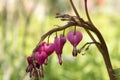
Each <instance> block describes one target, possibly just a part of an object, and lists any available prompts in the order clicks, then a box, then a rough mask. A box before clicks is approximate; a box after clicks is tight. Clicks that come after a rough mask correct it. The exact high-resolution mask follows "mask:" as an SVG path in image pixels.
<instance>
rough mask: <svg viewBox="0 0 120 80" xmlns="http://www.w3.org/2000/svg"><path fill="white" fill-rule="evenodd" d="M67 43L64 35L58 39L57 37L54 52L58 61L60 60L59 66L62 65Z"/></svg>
mask: <svg viewBox="0 0 120 80" xmlns="http://www.w3.org/2000/svg"><path fill="white" fill-rule="evenodd" d="M65 43H66V37H65V36H63V35H62V34H61V35H60V38H58V37H55V40H54V50H55V52H56V54H57V56H58V60H59V64H60V65H61V64H62V57H61V55H62V49H63V46H64V44H65Z"/></svg>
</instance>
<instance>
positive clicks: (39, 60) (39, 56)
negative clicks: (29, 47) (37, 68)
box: [34, 51, 48, 65]
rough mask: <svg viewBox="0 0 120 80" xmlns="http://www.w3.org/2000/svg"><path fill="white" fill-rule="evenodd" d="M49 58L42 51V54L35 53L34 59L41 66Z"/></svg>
mask: <svg viewBox="0 0 120 80" xmlns="http://www.w3.org/2000/svg"><path fill="white" fill-rule="evenodd" d="M47 57H48V56H47V54H46V52H44V51H41V53H39V52H35V53H34V59H35V60H36V61H37V63H38V64H39V65H42V64H43V63H44V61H45V59H46V58H47Z"/></svg>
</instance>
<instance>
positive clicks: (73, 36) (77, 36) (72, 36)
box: [67, 31, 83, 56]
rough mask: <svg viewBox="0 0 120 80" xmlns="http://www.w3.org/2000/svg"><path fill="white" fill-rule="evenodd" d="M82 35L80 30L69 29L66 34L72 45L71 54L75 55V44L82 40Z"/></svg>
mask: <svg viewBox="0 0 120 80" xmlns="http://www.w3.org/2000/svg"><path fill="white" fill-rule="evenodd" d="M82 38H83V36H82V33H81V32H72V31H70V32H69V33H68V35H67V39H68V40H69V42H70V43H71V44H72V45H73V52H72V53H73V56H77V50H76V46H77V45H78V44H79V42H80V41H81V40H82Z"/></svg>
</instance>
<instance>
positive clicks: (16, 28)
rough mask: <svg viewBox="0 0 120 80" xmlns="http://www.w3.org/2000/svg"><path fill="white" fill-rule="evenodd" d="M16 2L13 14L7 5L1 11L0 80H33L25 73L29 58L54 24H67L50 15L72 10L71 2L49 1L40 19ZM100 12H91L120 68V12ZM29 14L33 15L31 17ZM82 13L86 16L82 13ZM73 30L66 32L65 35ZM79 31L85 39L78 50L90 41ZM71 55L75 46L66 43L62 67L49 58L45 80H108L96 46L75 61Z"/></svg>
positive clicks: (114, 60) (114, 62)
mask: <svg viewBox="0 0 120 80" xmlns="http://www.w3.org/2000/svg"><path fill="white" fill-rule="evenodd" d="M6 1H7V0H6ZM16 1H18V2H17V3H16V5H17V7H15V10H14V12H12V13H11V12H9V11H8V9H9V6H7V5H5V6H3V7H4V8H3V10H2V11H1V12H0V80H30V79H29V77H28V74H27V73H26V72H25V69H26V67H27V61H26V57H27V56H29V55H31V54H32V50H33V49H34V47H35V46H36V44H37V43H38V42H39V40H40V37H41V35H43V34H44V33H46V32H47V31H48V30H50V29H52V28H53V27H55V26H54V25H63V24H64V22H61V21H60V20H58V19H55V18H54V16H52V15H51V14H55V13H56V12H59V11H60V12H61V11H62V12H66V11H70V6H69V4H68V0H64V1H65V2H64V1H63V0H46V5H45V6H47V10H49V12H48V14H47V15H45V16H44V18H43V19H41V20H39V18H38V17H39V15H41V14H39V15H36V14H35V13H32V12H29V10H28V12H27V11H26V10H24V9H23V8H24V7H20V8H19V7H18V6H23V5H22V4H21V3H19V0H16ZM21 1H24V0H21ZM36 1H37V0H36ZM39 2H41V1H37V2H36V3H35V4H37V3H39ZM53 2H54V3H53ZM48 4H49V5H48ZM53 5H54V6H53ZM104 6H105V5H104ZM97 7H98V6H97ZM101 8H102V7H101ZM57 10H58V11H57ZM80 10H83V9H80ZM96 10H97V9H96ZM99 10H101V11H99ZM99 10H98V12H92V11H90V15H91V18H92V20H93V22H94V24H95V25H96V26H97V28H98V29H99V30H100V32H101V33H102V35H103V37H104V38H105V41H106V43H107V46H108V48H109V52H110V57H111V61H112V65H113V67H114V68H120V65H119V64H120V62H119V61H120V58H119V57H120V27H119V26H120V22H119V21H120V17H119V13H118V12H117V11H116V12H114V11H113V12H112V13H108V12H107V10H106V11H104V10H103V11H104V12H102V9H99ZM33 12H34V11H33ZM80 12H81V11H80ZM30 13H31V15H29V14H30ZM66 13H67V12H66ZM81 13H82V14H81ZM81 13H80V14H81V15H83V16H85V14H84V12H83V11H82V12H81ZM117 13H118V14H117ZM25 14H26V15H25ZM71 29H72V28H70V29H67V30H66V34H67V32H68V31H69V30H71ZM80 31H82V33H83V35H84V38H83V41H82V42H81V43H80V44H79V46H78V48H80V47H81V45H83V44H84V43H86V42H89V41H91V40H90V38H89V37H88V35H87V34H86V33H85V31H84V30H83V29H81V28H80ZM60 33H61V32H59V33H58V34H60ZM54 37H55V34H53V35H52V36H51V37H50V41H51V42H53V39H54ZM71 52H72V46H71V45H70V43H69V42H67V44H65V46H64V50H63V64H62V66H60V65H59V64H58V60H57V56H56V55H55V54H53V55H52V56H50V57H49V64H48V65H47V66H44V71H45V78H44V80H109V78H108V74H107V70H106V67H105V64H104V62H103V58H102V56H101V54H100V53H99V52H98V50H97V49H96V47H95V46H94V45H92V46H91V47H90V49H89V51H87V52H85V53H86V54H85V55H78V56H77V57H76V58H74V57H72V55H71ZM81 54H82V53H81Z"/></svg>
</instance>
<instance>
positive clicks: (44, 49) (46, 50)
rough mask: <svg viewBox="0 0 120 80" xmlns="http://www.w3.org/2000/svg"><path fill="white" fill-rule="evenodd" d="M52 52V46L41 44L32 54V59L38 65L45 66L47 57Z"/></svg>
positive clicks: (51, 44) (50, 44)
mask: <svg viewBox="0 0 120 80" xmlns="http://www.w3.org/2000/svg"><path fill="white" fill-rule="evenodd" d="M53 51H54V44H53V43H49V44H47V43H46V42H43V43H42V44H41V45H40V46H39V47H38V49H36V51H35V52H34V53H35V54H34V58H35V60H36V61H37V62H38V64H39V65H41V64H43V63H45V64H47V57H48V56H49V55H51V54H52V53H53Z"/></svg>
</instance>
